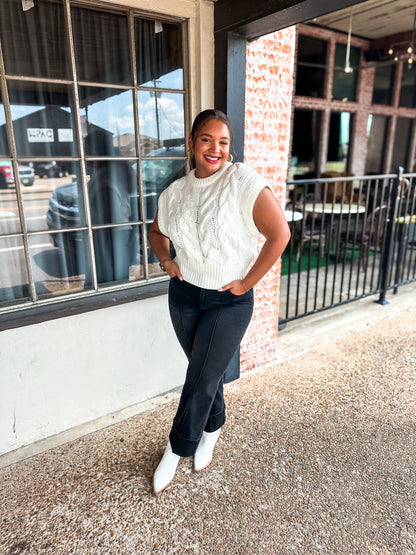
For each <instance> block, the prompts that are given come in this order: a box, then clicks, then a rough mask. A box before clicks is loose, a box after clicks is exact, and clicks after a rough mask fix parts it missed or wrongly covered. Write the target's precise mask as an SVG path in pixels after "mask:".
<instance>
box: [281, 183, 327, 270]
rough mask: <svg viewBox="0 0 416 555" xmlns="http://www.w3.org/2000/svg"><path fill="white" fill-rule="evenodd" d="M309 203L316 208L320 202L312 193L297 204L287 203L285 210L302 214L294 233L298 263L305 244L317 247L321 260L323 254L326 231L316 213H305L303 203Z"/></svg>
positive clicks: (318, 214) (319, 216)
mask: <svg viewBox="0 0 416 555" xmlns="http://www.w3.org/2000/svg"><path fill="white" fill-rule="evenodd" d="M309 202H316V204H317V206H318V205H319V203H320V202H321V201H320V200H318V199H317V197H316V195H315V193H312V194H307V195H305V196H304V197H303V199H302V200H301V201H300V202H298V203H293V202H289V203H287V204H286V210H296V211H299V212H302V213H303V214H304V217H303V219H302V221H301V222H299V224H298V226H297V228H296V231H295V238H296V240H297V244H298V248H297V253H296V260H297V261H299V259H300V257H301V255H302V252H303V249H304V248H305V244H306V243H309V244H311V245H312V246H313V245H316V246H317V247H318V256H319V258H322V256H323V254H324V248H325V243H326V231H325V228H324V227H323V225H322V218H321V214H320V213H318V211H317V213H316V214H315V213H312V214H311V213H309V214H306V213H305V211H304V203H309Z"/></svg>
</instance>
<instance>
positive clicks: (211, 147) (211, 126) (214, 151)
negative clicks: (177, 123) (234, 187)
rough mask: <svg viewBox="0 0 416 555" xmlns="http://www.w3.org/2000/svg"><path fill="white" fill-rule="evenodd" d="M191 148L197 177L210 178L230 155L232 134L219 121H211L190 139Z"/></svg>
mask: <svg viewBox="0 0 416 555" xmlns="http://www.w3.org/2000/svg"><path fill="white" fill-rule="evenodd" d="M189 148H190V150H193V152H194V158H195V176H196V177H199V178H204V177H209V176H210V175H212V174H213V173H215V172H216V171H218V170H219V169H220V168H221V167H222V166H223V165H224V164H225V162H226V161H227V160H228V156H229V154H230V133H229V130H228V127H227V125H226V124H225V123H224V122H223V121H221V120H219V119H211V120H209V121H207V123H205V124H204V125H203V126H202V127H201V129H199V130H198V132H197V134H196V136H195V137H194V138H192V137H189Z"/></svg>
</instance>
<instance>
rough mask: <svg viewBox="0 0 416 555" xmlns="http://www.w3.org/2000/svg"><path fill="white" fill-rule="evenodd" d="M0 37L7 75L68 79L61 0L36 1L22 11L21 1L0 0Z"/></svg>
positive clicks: (63, 15) (67, 56) (68, 62)
mask: <svg viewBox="0 0 416 555" xmlns="http://www.w3.org/2000/svg"><path fill="white" fill-rule="evenodd" d="M0 37H1V47H2V50H3V57H4V64H5V66H6V73H7V74H9V75H25V76H28V77H43V78H45V77H47V78H51V79H52V78H54V79H70V77H71V64H70V55H69V48H68V42H67V39H66V32H65V14H64V8H63V5H62V1H60V0H56V1H54V2H47V1H45V0H36V2H34V7H33V8H31V9H30V10H27V11H23V10H22V2H21V0H2V1H1V2H0Z"/></svg>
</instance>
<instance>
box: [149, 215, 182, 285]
mask: <svg viewBox="0 0 416 555" xmlns="http://www.w3.org/2000/svg"><path fill="white" fill-rule="evenodd" d="M149 243H150V246H151V247H152V249H153V252H154V253H155V255H156V256H157V258H158V259H159V261H160V262H161V263H163V266H164V268H165V271H166V273H167V274H168V275H169V277H171V278H173V277H178V278H179V279H180V280H182V279H183V277H182V274H181V271H180V270H179V266H178V265H177V264H176V262H174V261H173V260H171V257H170V251H169V237H166V235H163V233H162V232H161V231H160V229H159V225H158V223H157V213H156V216H155V219H154V220H153V223H152V225H151V226H150V230H149Z"/></svg>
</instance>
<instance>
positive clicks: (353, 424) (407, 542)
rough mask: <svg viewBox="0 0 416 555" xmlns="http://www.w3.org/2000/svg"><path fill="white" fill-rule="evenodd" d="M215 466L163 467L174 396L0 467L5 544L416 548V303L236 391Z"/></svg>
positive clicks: (111, 549)
mask: <svg viewBox="0 0 416 555" xmlns="http://www.w3.org/2000/svg"><path fill="white" fill-rule="evenodd" d="M226 398H227V406H228V420H227V422H226V424H225V426H224V429H223V433H222V434H221V437H220V440H219V442H218V445H217V448H216V451H215V456H214V460H213V462H212V464H211V465H210V466H209V467H208V468H206V469H205V470H203V471H202V472H198V473H195V472H194V471H193V470H192V461H191V459H182V460H181V462H180V464H179V468H178V471H177V474H176V477H175V479H174V481H173V482H172V484H171V486H169V488H168V489H166V490H165V491H164V492H162V493H161V494H159V495H158V496H155V495H154V494H153V492H152V485H151V479H152V473H153V470H154V469H155V467H156V466H157V464H158V462H159V459H160V457H161V455H162V453H163V450H164V447H165V444H166V441H167V434H168V430H169V427H170V423H171V420H172V418H173V415H174V412H175V408H176V402H174V403H171V404H169V405H167V406H164V407H162V408H159V409H157V410H154V411H152V412H147V413H143V414H140V415H138V416H136V417H133V418H130V419H128V420H126V421H124V422H122V423H119V424H117V425H114V426H112V427H110V428H106V429H105V430H102V431H100V432H96V433H93V434H91V435H89V436H87V437H84V438H82V439H80V440H77V441H74V442H72V443H70V444H66V445H64V446H62V447H59V448H56V449H53V450H51V451H48V452H46V453H43V454H41V455H37V456H35V457H33V458H31V459H28V460H26V461H24V462H21V463H19V464H15V465H13V466H10V467H7V468H5V469H2V470H0V499H1V506H0V553H1V554H7V555H18V554H26V553H28V554H32V553H34V554H35V553H36V554H38V553H39V554H59V555H60V554H65V555H66V554H82V555H84V554H94V555H98V554H100V555H101V554H106V555H107V554H117V555H118V554H122V555H128V554H150V553H160V554H171V553H172V554H173V553H179V554H181V555H182V554H187V553H192V554H194V553H195V554H203V555H210V554H217V553H221V554H225V553H226V554H227V555H228V554H230V555H237V554H242V555H246V554H250V555H251V554H253V555H258V554H265V555H266V554H267V555H272V554H276V555H280V554H286V553H287V554H292V553H294V554H314V553H320V554H330V555H335V554H348V555H352V554H383V555H384V554H395V555H396V554H414V553H416V434H415V432H416V309H415V308H410V309H407V310H406V311H405V312H403V313H402V314H399V315H397V316H394V317H392V318H389V319H388V320H385V321H382V322H378V323H376V324H374V325H371V326H369V327H368V328H367V329H365V330H360V331H359V332H355V333H350V334H348V335H347V336H345V337H343V338H342V339H339V340H336V341H331V343H330V344H326V345H324V346H321V347H319V346H318V347H316V348H314V349H312V350H311V351H309V352H307V353H304V354H301V355H300V356H297V357H293V358H291V359H290V360H286V361H284V362H282V363H280V364H278V365H275V366H273V367H270V368H268V369H265V370H262V371H259V372H257V373H252V374H251V375H249V376H247V377H244V378H243V379H241V380H239V381H238V382H234V383H233V384H230V385H229V386H227V388H226Z"/></svg>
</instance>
